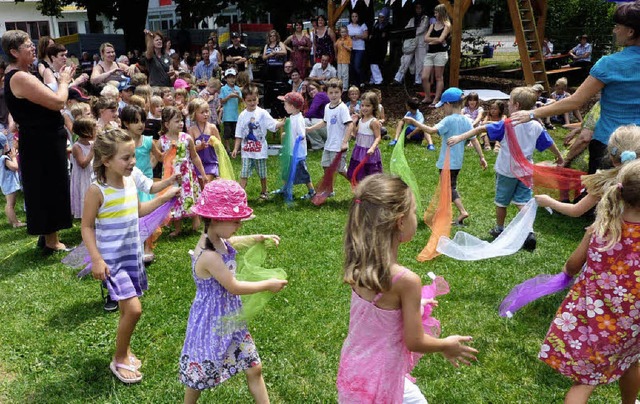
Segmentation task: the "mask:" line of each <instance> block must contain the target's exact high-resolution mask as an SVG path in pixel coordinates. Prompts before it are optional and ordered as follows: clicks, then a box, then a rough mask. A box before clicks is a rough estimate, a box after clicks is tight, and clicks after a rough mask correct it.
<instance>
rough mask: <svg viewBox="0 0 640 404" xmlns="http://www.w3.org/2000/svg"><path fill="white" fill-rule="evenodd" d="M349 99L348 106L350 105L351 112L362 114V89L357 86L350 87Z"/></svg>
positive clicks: (352, 113)
mask: <svg viewBox="0 0 640 404" xmlns="http://www.w3.org/2000/svg"><path fill="white" fill-rule="evenodd" d="M348 95H349V101H347V107H349V113H350V114H351V115H360V89H359V88H358V87H357V86H351V87H349V92H348Z"/></svg>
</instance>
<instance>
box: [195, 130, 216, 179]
mask: <svg viewBox="0 0 640 404" xmlns="http://www.w3.org/2000/svg"><path fill="white" fill-rule="evenodd" d="M195 127H196V128H197V129H198V132H200V136H198V137H197V138H196V146H198V145H200V144H201V143H205V144H209V139H210V138H211V135H207V134H206V133H202V130H200V126H198V125H197V124H196V125H195ZM197 153H198V156H200V160H201V161H202V166H203V167H204V172H205V174H210V175H213V176H214V177H219V176H220V174H219V169H218V156H217V155H216V151H215V150H214V149H213V146H212V145H210V144H209V145H208V146H207V147H205V148H204V149H202V150H198V151H197ZM198 177H200V174H199V173H198Z"/></svg>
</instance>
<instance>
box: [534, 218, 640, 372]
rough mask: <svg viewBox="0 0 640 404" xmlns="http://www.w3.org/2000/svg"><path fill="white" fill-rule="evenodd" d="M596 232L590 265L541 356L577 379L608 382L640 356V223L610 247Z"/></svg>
mask: <svg viewBox="0 0 640 404" xmlns="http://www.w3.org/2000/svg"><path fill="white" fill-rule="evenodd" d="M605 245H606V241H605V240H603V239H601V238H600V237H597V236H595V235H594V236H592V238H591V242H590V243H589V249H588V257H587V263H586V265H585V266H584V268H583V270H582V273H581V274H580V275H579V276H578V279H577V281H576V283H575V284H574V285H573V287H572V288H571V290H570V291H569V294H568V295H567V297H566V298H565V299H564V301H563V302H562V305H561V306H560V308H559V309H558V311H557V313H556V317H555V319H554V320H553V322H552V323H551V326H550V327H549V331H548V333H547V336H546V338H545V340H544V343H543V344H542V346H541V348H540V353H539V354H538V358H540V359H541V360H542V361H544V362H545V363H547V364H548V365H549V366H551V367H552V368H553V369H555V370H557V371H558V372H560V373H562V374H563V375H565V376H567V377H569V378H571V379H572V380H573V381H575V382H576V383H580V384H587V385H598V384H607V383H611V382H613V381H616V380H617V379H619V378H620V376H622V374H623V373H624V372H625V371H626V370H627V369H629V367H631V366H635V363H636V362H638V360H639V359H640V223H629V222H626V223H624V224H623V227H622V237H621V238H620V241H619V242H618V243H616V244H615V245H614V246H613V247H611V248H610V249H609V250H605V251H599V248H602V247H603V246H605Z"/></svg>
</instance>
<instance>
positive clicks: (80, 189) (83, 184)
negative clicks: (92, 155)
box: [71, 142, 93, 219]
mask: <svg viewBox="0 0 640 404" xmlns="http://www.w3.org/2000/svg"><path fill="white" fill-rule="evenodd" d="M91 143H93V142H91ZM76 144H77V145H78V146H79V147H80V150H81V151H82V155H83V156H86V155H87V154H89V152H91V144H86V145H85V144H82V143H80V142H76ZM71 165H72V167H71V213H72V214H73V217H74V218H76V219H82V208H83V207H84V195H85V194H86V192H87V189H89V186H90V185H91V175H92V174H93V160H91V162H89V164H87V166H86V167H85V168H82V167H80V164H78V162H77V161H76V158H75V157H73V154H72V155H71Z"/></svg>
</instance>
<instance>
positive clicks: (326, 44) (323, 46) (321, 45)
mask: <svg viewBox="0 0 640 404" xmlns="http://www.w3.org/2000/svg"><path fill="white" fill-rule="evenodd" d="M315 40H316V53H315V54H314V57H315V58H316V63H320V60H321V59H322V55H329V56H330V57H331V60H330V62H333V59H334V56H335V49H334V47H333V40H332V39H331V37H330V36H329V28H325V30H324V34H323V35H322V36H319V35H318V34H316V38H315Z"/></svg>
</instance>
